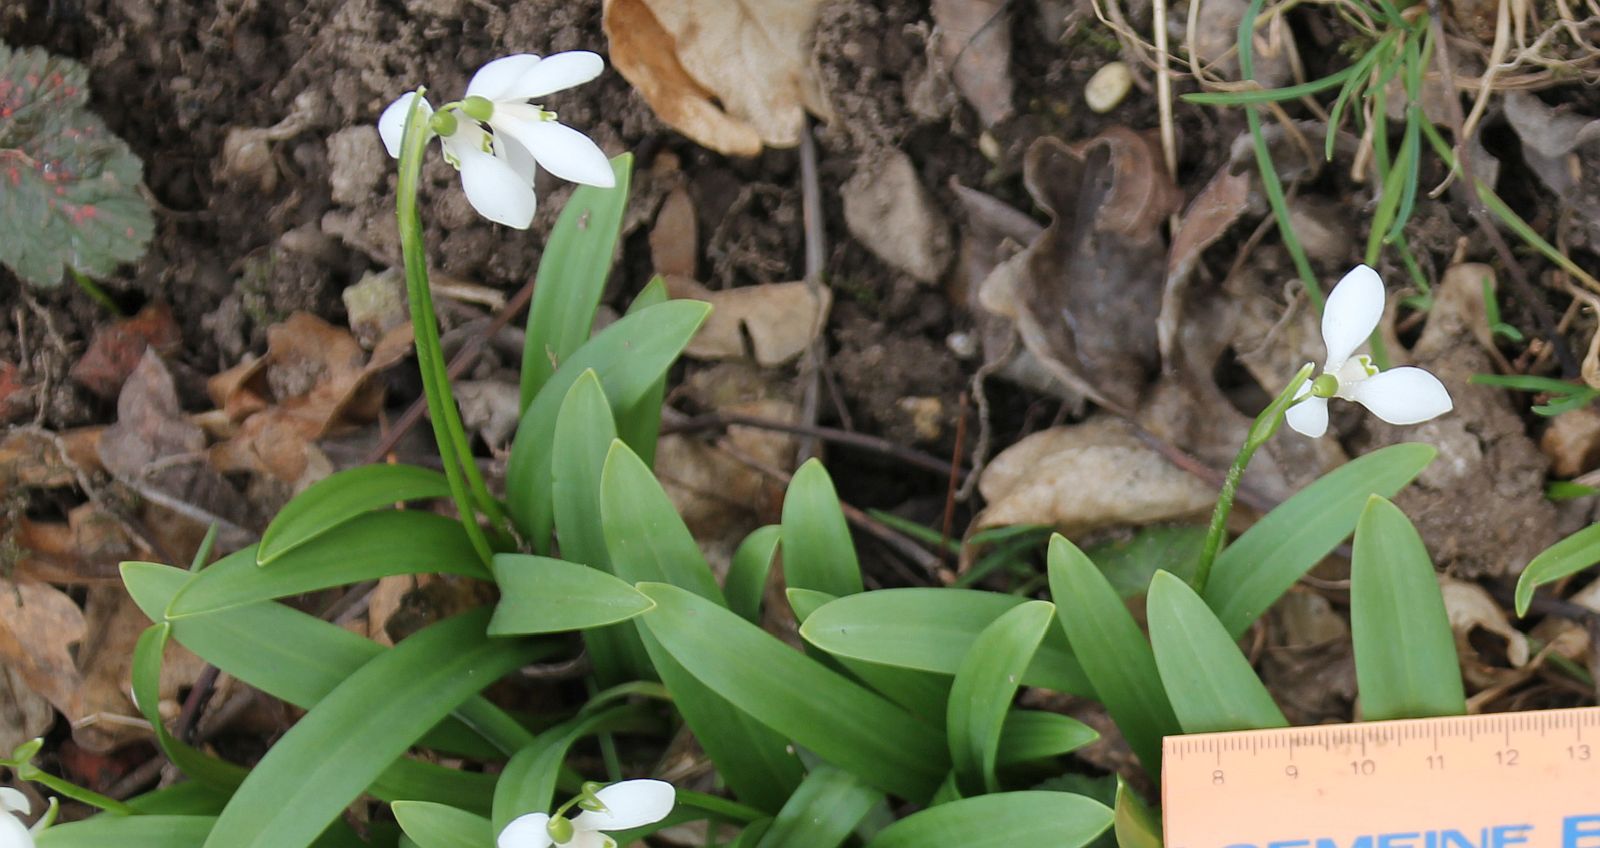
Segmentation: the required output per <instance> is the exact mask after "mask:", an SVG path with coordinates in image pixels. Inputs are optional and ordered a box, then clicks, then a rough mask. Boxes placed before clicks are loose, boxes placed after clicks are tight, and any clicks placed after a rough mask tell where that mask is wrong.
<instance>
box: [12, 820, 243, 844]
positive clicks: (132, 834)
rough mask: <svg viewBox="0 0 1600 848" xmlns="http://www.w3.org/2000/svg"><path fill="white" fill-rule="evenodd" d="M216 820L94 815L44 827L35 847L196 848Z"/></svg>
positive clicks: (202, 841) (36, 839) (209, 831)
mask: <svg viewBox="0 0 1600 848" xmlns="http://www.w3.org/2000/svg"><path fill="white" fill-rule="evenodd" d="M216 822H217V820H216V819H215V818H213V817H212V816H95V817H94V818H91V819H84V820H83V821H77V822H68V823H66V824H58V825H55V826H54V827H49V828H46V829H45V830H44V831H42V832H41V833H40V834H39V835H38V836H37V837H35V839H34V843H35V844H36V845H38V846H39V848H106V846H108V845H114V846H116V848H200V845H202V844H203V843H204V842H205V840H206V836H207V835H209V834H210V833H211V828H212V826H213V825H215V824H216Z"/></svg>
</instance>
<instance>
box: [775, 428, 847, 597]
mask: <svg viewBox="0 0 1600 848" xmlns="http://www.w3.org/2000/svg"><path fill="white" fill-rule="evenodd" d="M783 577H784V582H785V583H786V584H787V585H788V586H790V587H792V588H795V589H812V590H815V591H819V592H827V593H828V594H830V595H835V596H839V597H842V596H844V595H853V594H855V593H857V592H860V591H861V588H862V586H861V564H860V563H859V562H857V561H856V546H855V542H854V541H852V540H851V538H850V527H849V525H847V524H846V523H845V520H844V512H843V511H842V510H841V509H840V507H839V495H838V494H837V493H836V492H835V491H834V489H833V480H832V479H830V478H829V477H828V472H827V470H826V469H824V468H823V467H822V463H821V462H820V461H818V460H816V459H811V460H808V461H807V462H806V463H805V464H804V465H802V466H800V469H799V470H798V471H796V472H795V473H794V478H793V479H792V480H790V481H789V491H788V493H787V494H785V495H784V498H783Z"/></svg>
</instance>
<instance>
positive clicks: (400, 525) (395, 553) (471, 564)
mask: <svg viewBox="0 0 1600 848" xmlns="http://www.w3.org/2000/svg"><path fill="white" fill-rule="evenodd" d="M399 540H404V543H403V544H397V541H399ZM256 557H257V554H256V552H255V550H252V549H250V548H245V549H244V550H241V551H236V552H234V553H232V554H229V555H228V556H225V557H223V558H222V559H220V560H217V562H216V563H214V564H213V565H212V566H211V567H210V568H207V569H205V570H203V571H201V572H200V573H199V574H196V575H195V576H194V578H193V579H192V580H190V581H189V583H188V584H187V585H185V586H184V587H183V588H182V589H181V590H179V591H178V594H177V596H176V597H174V598H173V599H172V606H171V607H170V608H168V610H167V617H168V618H171V619H174V620H177V619H182V618H187V617H189V616H195V615H205V614H207V613H213V612H219V611H221V610H226V609H231V608H233V607H239V606H244V605H245V604H252V603H256V602H258V601H270V600H273V599H275V598H283V597H288V596H290V595H300V594H304V593H306V592H315V591H317V590H319V589H328V588H331V587H334V586H344V585H347V584H350V583H360V582H361V581H363V580H377V579H378V578H380V577H389V576H391V575H395V574H418V573H430V574H433V573H437V574H460V575H463V576H466V577H476V578H478V579H480V580H487V579H489V572H488V571H486V570H485V569H484V567H483V562H482V561H481V560H480V559H478V554H477V553H476V551H474V550H473V547H472V542H471V540H469V539H468V538H467V533H466V531H465V530H464V529H462V527H461V522H460V521H457V520H456V519H454V518H445V517H444V516H442V515H435V514H433V513H431V512H409V511H405V512H396V511H388V512H371V513H367V514H365V515H361V516H358V517H356V518H352V519H350V520H349V521H346V522H345V523H344V524H342V525H341V526H340V527H339V532H337V533H326V534H323V535H322V536H319V537H317V538H316V539H312V540H310V541H307V542H303V543H301V544H299V545H296V546H295V547H294V548H292V549H291V550H289V551H287V552H285V553H283V554H280V555H278V557H277V558H275V559H274V560H273V561H272V564H271V566H270V567H267V568H260V567H258V566H257V565H256Z"/></svg>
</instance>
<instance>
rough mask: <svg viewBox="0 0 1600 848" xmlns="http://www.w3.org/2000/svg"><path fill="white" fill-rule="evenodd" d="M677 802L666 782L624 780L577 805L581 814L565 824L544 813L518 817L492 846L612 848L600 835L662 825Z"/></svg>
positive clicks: (613, 842)
mask: <svg viewBox="0 0 1600 848" xmlns="http://www.w3.org/2000/svg"><path fill="white" fill-rule="evenodd" d="M676 800H677V790H675V789H673V788H672V784H670V783H667V782H666V781H662V780H624V781H622V782H621V783H613V784H611V785H610V786H606V787H603V788H601V789H599V790H598V791H596V792H595V793H594V794H593V796H592V800H589V799H580V800H579V801H578V805H579V806H581V807H583V808H584V810H583V812H581V813H579V814H578V815H577V816H576V817H575V818H572V819H567V818H565V817H563V816H562V815H561V813H560V812H557V814H556V815H555V817H553V818H552V817H551V816H548V815H546V814H544V813H529V814H528V815H525V816H519V817H518V818H516V819H514V820H512V822H511V823H510V824H508V825H506V829H505V830H502V831H500V837H499V838H498V839H496V840H495V845H496V846H497V848H551V846H561V848H616V845H617V841H616V840H615V839H612V838H611V837H610V836H607V835H606V834H605V833H604V831H617V830H628V829H629V828H635V827H643V826H644V825H647V824H653V823H655V822H658V821H661V820H662V819H664V818H666V817H667V813H670V812H672V805H673V803H674V802H675V801H676ZM596 801H597V802H598V803H595V802H596ZM568 806H571V805H570V804H569V805H568ZM563 809H565V808H563Z"/></svg>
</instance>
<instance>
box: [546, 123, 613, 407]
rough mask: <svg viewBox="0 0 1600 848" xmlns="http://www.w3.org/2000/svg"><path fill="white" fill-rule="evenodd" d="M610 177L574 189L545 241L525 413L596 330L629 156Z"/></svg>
mask: <svg viewBox="0 0 1600 848" xmlns="http://www.w3.org/2000/svg"><path fill="white" fill-rule="evenodd" d="M611 171H612V173H613V174H615V175H616V179H617V184H616V185H615V186H613V187H611V188H600V187H597V186H587V185H580V186H578V190H577V191H574V192H573V193H572V196H571V197H569V198H567V202H566V205H565V206H563V207H562V209H561V216H560V217H559V218H557V219H556V225H555V226H554V227H552V228H551V229H550V237H549V238H548V239H546V240H545V244H544V255H543V256H541V257H539V270H538V272H537V273H536V275H535V277H534V284H533V285H534V288H533V302H532V303H531V304H529V306H528V329H527V332H526V334H525V335H524V341H523V348H522V409H523V410H526V409H527V408H528V405H529V404H531V403H533V399H534V397H535V396H536V395H538V394H539V390H540V389H541V388H543V387H544V385H545V383H547V382H549V381H550V378H551V375H553V374H554V373H555V372H556V370H557V368H559V367H560V366H561V365H562V364H563V363H565V362H566V360H567V357H569V356H571V355H572V352H573V351H575V350H577V349H578V348H579V347H580V346H582V345H583V343H584V341H586V340H587V339H588V338H589V333H590V331H591V330H592V329H593V327H594V314H595V311H596V309H597V308H598V307H599V306H600V295H601V293H602V292H604V291H605V288H606V277H608V276H610V274H611V260H612V257H613V255H614V254H615V253H616V249H617V236H618V234H619V233H621V231H622V213H623V211H624V210H626V209H627V208H628V183H629V181H630V179H631V178H632V176H633V154H631V153H624V154H622V155H621V156H618V157H617V158H615V159H612V160H611Z"/></svg>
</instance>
